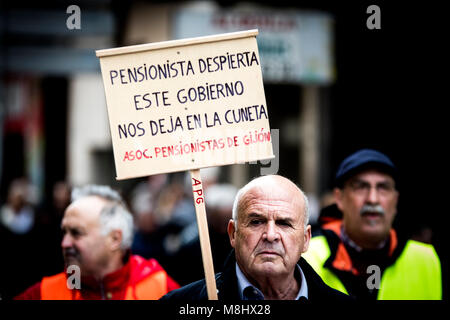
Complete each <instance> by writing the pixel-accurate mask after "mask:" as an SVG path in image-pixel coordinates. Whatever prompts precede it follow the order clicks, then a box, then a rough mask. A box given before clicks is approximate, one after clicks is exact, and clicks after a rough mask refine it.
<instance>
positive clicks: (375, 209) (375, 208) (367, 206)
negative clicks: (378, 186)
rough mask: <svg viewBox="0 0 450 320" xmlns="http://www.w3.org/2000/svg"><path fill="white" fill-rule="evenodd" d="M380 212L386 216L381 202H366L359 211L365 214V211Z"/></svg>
mask: <svg viewBox="0 0 450 320" xmlns="http://www.w3.org/2000/svg"><path fill="white" fill-rule="evenodd" d="M369 212H371V213H379V214H381V215H383V216H384V214H385V212H384V209H383V207H382V206H380V205H379V204H377V205H371V204H365V205H364V206H363V207H362V208H361V211H360V212H359V214H360V215H363V214H365V213H369Z"/></svg>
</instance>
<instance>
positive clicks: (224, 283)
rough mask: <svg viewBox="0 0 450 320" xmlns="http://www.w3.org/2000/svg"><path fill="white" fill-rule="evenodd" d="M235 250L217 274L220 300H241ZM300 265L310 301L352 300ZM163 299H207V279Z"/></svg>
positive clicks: (309, 267) (307, 266)
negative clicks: (221, 270) (222, 269)
mask: <svg viewBox="0 0 450 320" xmlns="http://www.w3.org/2000/svg"><path fill="white" fill-rule="evenodd" d="M235 263H236V259H235V254H234V250H233V251H232V252H231V253H230V255H229V256H228V258H227V261H226V262H225V266H224V271H223V272H220V273H217V274H216V286H217V290H218V298H219V301H224V302H231V301H238V300H240V295H239V289H238V281H237V277H236V268H235ZM299 265H300V267H301V268H302V271H303V273H304V275H305V278H306V282H307V283H308V300H309V301H312V302H313V301H351V300H353V299H352V298H350V297H349V296H347V295H345V294H343V293H341V292H339V291H337V290H335V289H332V288H331V287H329V286H327V285H326V284H325V283H324V282H323V281H322V279H321V278H320V277H319V275H318V274H317V273H316V272H315V271H314V270H313V268H312V267H311V266H310V265H309V264H308V263H307V262H306V260H305V259H303V258H300V261H299ZM161 300H162V301H175V302H183V301H206V300H208V294H207V291H206V282H205V280H204V279H203V280H199V281H196V282H193V283H190V284H188V285H186V286H184V287H182V288H180V289H177V290H174V291H171V292H169V293H168V294H166V295H165V296H163V297H162V298H161Z"/></svg>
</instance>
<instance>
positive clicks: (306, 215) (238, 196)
mask: <svg viewBox="0 0 450 320" xmlns="http://www.w3.org/2000/svg"><path fill="white" fill-rule="evenodd" d="M256 179H257V178H256ZM256 179H253V180H252V181H250V182H249V183H247V184H246V185H245V186H243V187H242V188H241V189H239V191H238V192H237V194H236V198H235V199H234V203H233V211H232V218H233V221H234V228H235V229H236V230H237V221H238V207H239V203H240V202H241V198H242V197H243V196H244V194H246V193H247V192H248V191H249V190H250V189H251V188H253V187H254V186H255V183H254V181H255V180H256ZM297 188H298V187H297ZM298 190H299V191H300V193H301V194H302V196H303V201H304V203H305V209H304V211H303V216H304V224H305V232H306V227H307V226H308V223H309V201H308V197H307V196H306V194H305V193H304V192H303V190H302V189H300V188H298Z"/></svg>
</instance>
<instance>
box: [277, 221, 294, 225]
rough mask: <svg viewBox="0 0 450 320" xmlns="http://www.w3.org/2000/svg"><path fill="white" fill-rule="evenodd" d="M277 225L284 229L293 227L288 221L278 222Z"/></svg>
mask: <svg viewBox="0 0 450 320" xmlns="http://www.w3.org/2000/svg"><path fill="white" fill-rule="evenodd" d="M277 224H278V225H279V226H283V227H290V226H291V224H290V223H289V222H288V221H284V220H280V221H277Z"/></svg>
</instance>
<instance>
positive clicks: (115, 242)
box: [108, 230, 122, 251]
mask: <svg viewBox="0 0 450 320" xmlns="http://www.w3.org/2000/svg"><path fill="white" fill-rule="evenodd" d="M108 238H109V247H110V249H111V251H116V250H120V245H121V244H122V231H121V230H112V231H111V232H110V233H109V237H108Z"/></svg>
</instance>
